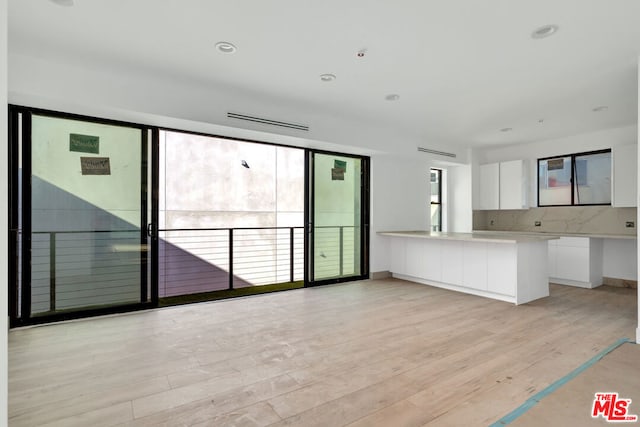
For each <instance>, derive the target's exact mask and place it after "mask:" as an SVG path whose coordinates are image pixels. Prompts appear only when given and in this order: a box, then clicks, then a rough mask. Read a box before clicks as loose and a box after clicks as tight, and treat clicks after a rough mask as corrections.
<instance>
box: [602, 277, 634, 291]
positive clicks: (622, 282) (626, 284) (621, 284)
mask: <svg viewBox="0 0 640 427" xmlns="http://www.w3.org/2000/svg"><path fill="white" fill-rule="evenodd" d="M602 284H603V285H607V286H615V287H616V288H632V289H638V281H637V280H627V279H616V278H614V277H603V278H602Z"/></svg>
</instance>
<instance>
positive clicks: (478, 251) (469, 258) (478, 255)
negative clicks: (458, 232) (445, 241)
mask: <svg viewBox="0 0 640 427" xmlns="http://www.w3.org/2000/svg"><path fill="white" fill-rule="evenodd" d="M462 257H463V261H462V264H463V265H462V286H464V287H466V288H471V289H477V290H480V291H486V290H487V244H486V243H476V242H464V245H463V247H462Z"/></svg>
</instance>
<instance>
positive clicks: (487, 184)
mask: <svg viewBox="0 0 640 427" xmlns="http://www.w3.org/2000/svg"><path fill="white" fill-rule="evenodd" d="M478 206H480V209H481V210H494V209H499V208H500V164H499V163H490V164H488V165H480V201H479V203H478Z"/></svg>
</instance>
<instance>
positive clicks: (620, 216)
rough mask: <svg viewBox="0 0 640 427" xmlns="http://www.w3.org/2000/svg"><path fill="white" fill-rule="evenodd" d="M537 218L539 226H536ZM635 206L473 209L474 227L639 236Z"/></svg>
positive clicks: (481, 228) (480, 228)
mask: <svg viewBox="0 0 640 427" xmlns="http://www.w3.org/2000/svg"><path fill="white" fill-rule="evenodd" d="M536 221H539V222H540V226H539V227H536V226H535V223H536ZM629 221H631V222H633V223H634V225H635V226H637V225H638V224H636V222H637V213H636V208H613V207H611V206H567V207H548V208H531V209H527V210H497V211H473V229H474V230H504V231H537V232H546V233H592V234H622V235H636V230H637V228H636V227H633V228H628V227H626V223H627V222H629Z"/></svg>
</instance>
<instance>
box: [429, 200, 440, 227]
mask: <svg viewBox="0 0 640 427" xmlns="http://www.w3.org/2000/svg"><path fill="white" fill-rule="evenodd" d="M441 209H442V205H431V231H442V224H440V216H441V215H440V210H441Z"/></svg>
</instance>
